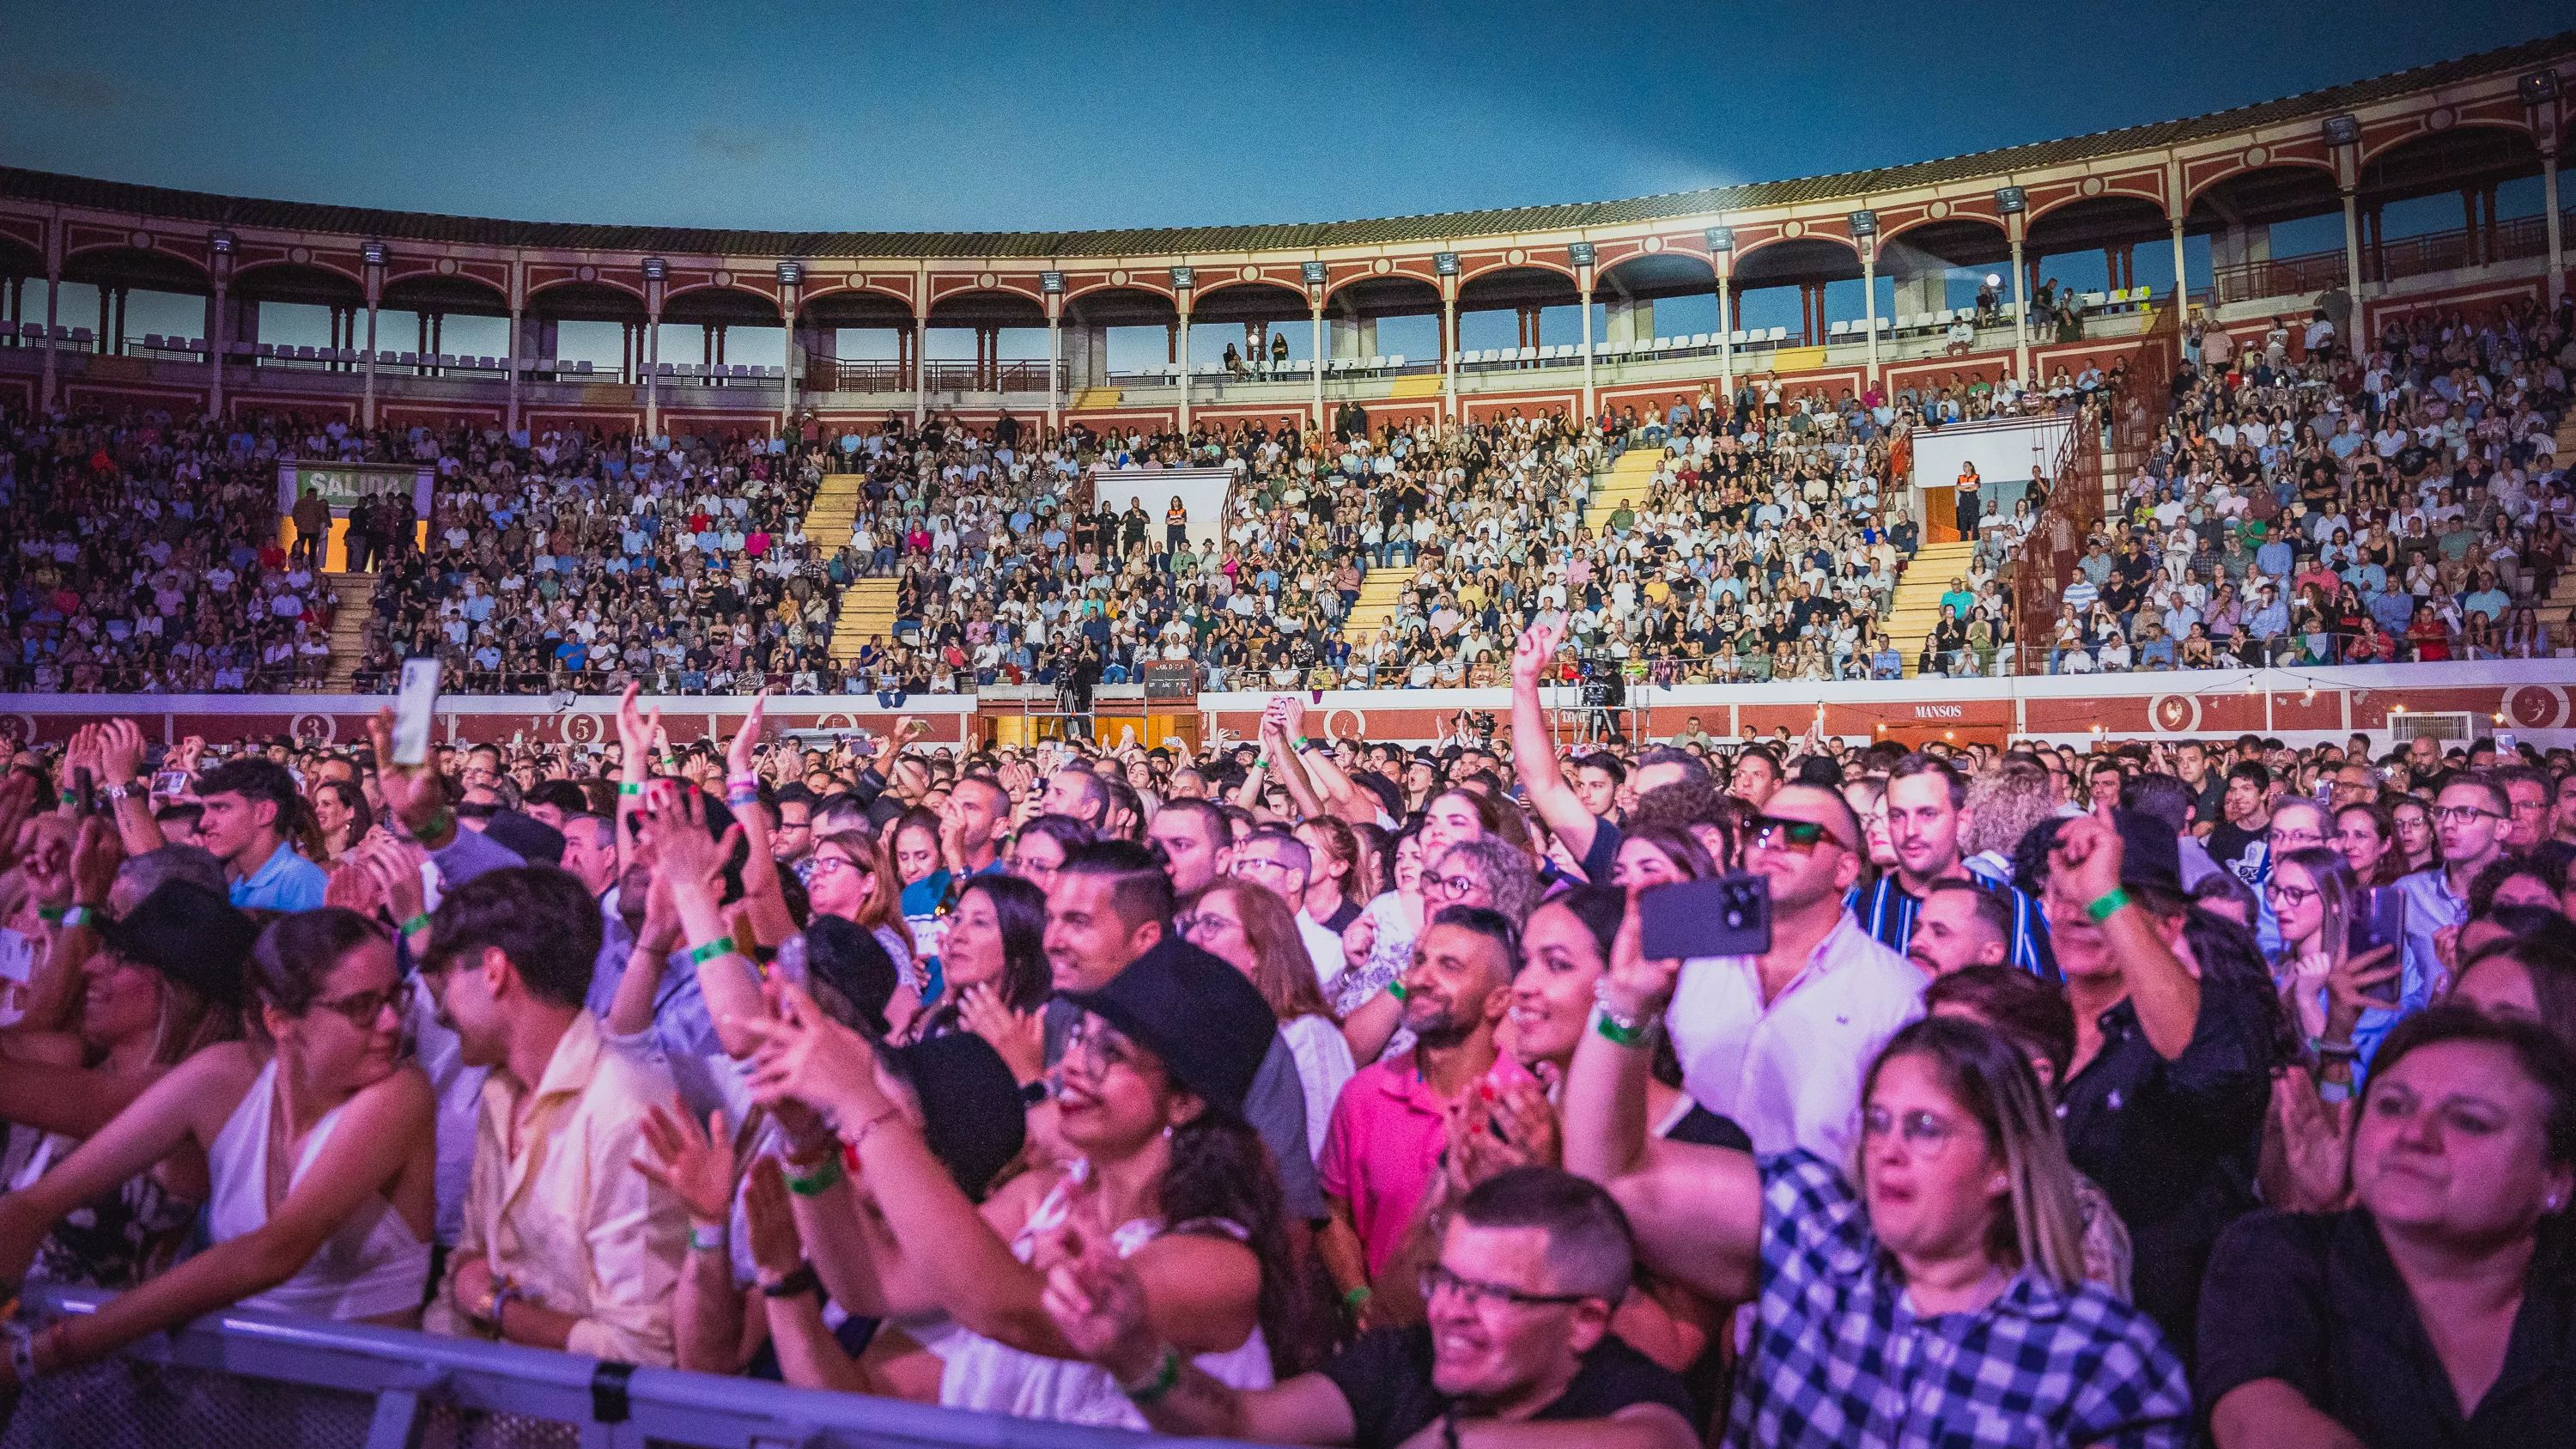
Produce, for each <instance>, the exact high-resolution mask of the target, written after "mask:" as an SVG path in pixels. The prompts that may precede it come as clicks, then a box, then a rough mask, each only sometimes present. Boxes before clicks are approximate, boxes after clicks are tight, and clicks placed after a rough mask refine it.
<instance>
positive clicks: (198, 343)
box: [170, 337, 206, 352]
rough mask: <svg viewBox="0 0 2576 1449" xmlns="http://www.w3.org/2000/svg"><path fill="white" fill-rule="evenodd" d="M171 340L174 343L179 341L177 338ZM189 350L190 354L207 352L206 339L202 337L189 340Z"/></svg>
mask: <svg viewBox="0 0 2576 1449" xmlns="http://www.w3.org/2000/svg"><path fill="white" fill-rule="evenodd" d="M170 340H171V341H172V342H174V343H175V342H177V341H178V340H179V339H177V338H175V337H173V338H171V339H170ZM188 350H189V351H190V352H203V351H205V350H206V339H204V338H202V337H191V338H189V339H188Z"/></svg>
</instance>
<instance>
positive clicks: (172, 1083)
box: [39, 1067, 436, 1370]
mask: <svg viewBox="0 0 2576 1449" xmlns="http://www.w3.org/2000/svg"><path fill="white" fill-rule="evenodd" d="M192 1085H200V1086H201V1085H202V1084H195V1083H194V1082H193V1078H191V1077H189V1076H187V1075H185V1074H182V1073H173V1074H172V1075H171V1076H169V1077H166V1078H164V1079H163V1080H162V1081H161V1083H160V1084H159V1088H175V1089H178V1090H181V1091H185V1090H188V1089H189V1088H190V1087H191V1086H192ZM159 1088H156V1091H155V1093H153V1094H147V1095H146V1098H145V1103H149V1102H152V1101H153V1098H154V1096H155V1095H157V1094H158V1091H159ZM145 1103H137V1104H136V1106H137V1111H138V1112H140V1111H141V1110H142V1109H143V1108H144V1105H145ZM435 1105H436V1099H435V1098H434V1097H433V1096H432V1095H431V1093H430V1089H429V1079H428V1078H426V1077H424V1076H422V1075H421V1074H420V1072H419V1070H418V1069H417V1068H411V1067H406V1068H404V1069H403V1070H401V1071H398V1072H396V1073H395V1074H394V1075H393V1076H391V1077H388V1078H386V1079H385V1080H384V1081H382V1082H379V1083H377V1084H376V1085H374V1086H372V1087H368V1088H366V1089H364V1090H363V1091H361V1092H359V1094H358V1095H357V1096H356V1097H354V1098H352V1099H350V1101H349V1103H348V1105H347V1107H345V1108H344V1109H343V1120H342V1121H341V1122H340V1124H339V1128H338V1130H336V1131H334V1132H333V1133H332V1134H331V1139H330V1141H329V1142H327V1143H325V1144H323V1147H322V1150H321V1152H320V1154H319V1155H318V1156H317V1157H316V1158H315V1159H314V1162H313V1165H312V1166H311V1168H309V1169H308V1170H307V1171H306V1172H305V1173H304V1174H303V1175H302V1176H301V1177H299V1178H297V1179H296V1181H295V1184H294V1186H292V1187H290V1188H288V1189H287V1193H286V1197H285V1199H284V1200H283V1201H282V1202H280V1203H279V1204H278V1206H277V1210H276V1211H275V1212H273V1213H271V1214H269V1217H268V1221H267V1222H265V1223H262V1224H261V1225H260V1226H259V1227H257V1228H255V1229H253V1230H251V1231H250V1232H248V1233H245V1234H243V1235H242V1236H241V1237H238V1238H233V1239H230V1240H228V1241H225V1242H221V1243H217V1244H215V1245H214V1246H213V1247H210V1248H208V1249H206V1250H205V1251H204V1252H202V1253H199V1254H197V1255H196V1256H194V1257H192V1258H190V1259H188V1260H187V1261H186V1262H184V1263H181V1264H179V1265H178V1266H177V1267H175V1268H172V1269H171V1270H169V1271H168V1272H166V1273H163V1274H162V1275H161V1276H159V1277H157V1278H154V1279H151V1280H150V1281H148V1282H146V1283H144V1284H143V1285H142V1286H141V1287H138V1288H135V1289H132V1290H131V1291H129V1292H126V1293H124V1294H121V1295H119V1296H118V1297H116V1298H115V1299H114V1300H112V1301H110V1302H108V1303H107V1304H105V1305H103V1306H102V1307H100V1309H99V1310H98V1312H96V1313H94V1314H92V1315H90V1316H89V1317H87V1318H76V1319H67V1320H65V1321H64V1322H63V1324H62V1326H61V1327H60V1328H59V1329H57V1330H56V1331H55V1333H54V1334H53V1335H52V1346H53V1350H54V1361H53V1362H51V1363H45V1362H42V1361H41V1358H40V1361H39V1367H42V1368H45V1369H48V1370H50V1369H54V1368H60V1367H62V1366H64V1365H66V1364H74V1363H82V1362H86V1361H88V1360H90V1359H93V1358H97V1357H100V1356H102V1355H104V1354H107V1353H110V1352H113V1351H114V1350H116V1349H118V1348H120V1347H122V1346H124V1345H126V1344H129V1343H132V1342H134V1341H135V1340H136V1339H138V1338H142V1337H143V1336H145V1335H146V1334H151V1333H157V1332H159V1331H161V1330H163V1329H166V1328H170V1327H173V1326H175V1325H178V1324H181V1323H185V1322H187V1321H188V1320H190V1319H192V1318H196V1317H198V1316H200V1315H202V1314H206V1313H210V1312H212V1311H214V1310H215V1309H218V1308H222V1307H225V1306H227V1305H229V1304H234V1303H238V1302H240V1301H241V1300H243V1299H244V1298H248V1297H251V1296H253V1295H254V1294H258V1293H262V1292H265V1291H267V1290H268V1289H271V1288H274V1287H276V1286H277V1285H278V1284H280V1283H283V1282H285V1281H286V1280H287V1279H289V1278H292V1277H294V1276H295V1274H296V1273H298V1272H299V1271H301V1270H302V1269H303V1267H304V1265H305V1264H306V1263H307V1262H309V1261H311V1259H312V1257H313V1255H314V1253H315V1252H316V1251H318V1250H319V1249H320V1248H321V1246H322V1245H323V1243H325V1242H326V1241H328V1240H329V1239H330V1237H331V1235H332V1234H333V1233H335V1232H337V1231H339V1229H340V1226H341V1225H342V1224H343V1223H345V1222H347V1221H348V1220H349V1217H350V1215H351V1214H353V1213H355V1212H356V1211H357V1210H358V1209H359V1207H360V1206H361V1205H363V1204H364V1203H365V1202H366V1201H367V1200H368V1199H369V1198H370V1197H373V1196H377V1195H380V1194H382V1193H384V1192H385V1191H386V1190H387V1188H388V1187H389V1186H390V1185H391V1184H392V1183H393V1182H394V1181H395V1180H396V1179H397V1178H398V1177H400V1176H401V1175H402V1173H403V1171H404V1169H405V1168H406V1167H408V1166H410V1165H411V1163H412V1161H413V1159H414V1158H415V1157H419V1158H421V1159H422V1160H423V1161H424V1162H425V1161H426V1158H427V1153H428V1144H429V1140H430V1137H431V1135H432V1130H431V1129H432V1120H431V1119H432V1110H433V1108H434V1107H435ZM182 1130H184V1128H183V1129H182ZM108 1131H109V1133H115V1132H116V1131H117V1128H116V1126H113V1125H112V1126H111V1127H110V1128H109V1129H108ZM179 1135H180V1133H179V1132H171V1131H166V1130H165V1131H160V1132H156V1133H154V1134H152V1135H151V1137H150V1138H149V1139H148V1141H147V1139H146V1138H145V1137H143V1136H141V1135H138V1136H136V1137H135V1138H132V1139H127V1140H126V1141H123V1142H120V1143H119V1144H118V1145H117V1148H116V1149H115V1150H114V1152H113V1153H112V1162H111V1163H110V1167H109V1170H111V1171H112V1172H113V1175H112V1176H106V1175H105V1174H104V1173H84V1175H83V1180H82V1181H81V1182H80V1183H78V1184H67V1185H66V1186H65V1187H64V1188H63V1189H62V1191H63V1192H64V1193H69V1192H72V1191H83V1194H84V1195H83V1196H82V1197H80V1198H78V1199H74V1200H75V1201H87V1200H88V1198H89V1197H90V1196H93V1195H95V1193H96V1192H97V1191H99V1190H102V1189H103V1188H104V1186H105V1185H106V1184H110V1183H114V1182H120V1181H123V1180H124V1179H125V1178H127V1177H130V1176H132V1175H133V1173H134V1172H136V1171H140V1170H141V1168H142V1167H143V1166H144V1165H147V1164H148V1162H149V1161H152V1160H157V1159H158V1157H159V1156H160V1153H157V1152H156V1153H153V1154H151V1156H150V1157H148V1158H145V1159H143V1160H142V1161H140V1162H138V1161H137V1160H136V1153H135V1152H134V1151H133V1150H132V1149H134V1148H136V1147H140V1146H144V1145H160V1144H162V1143H169V1144H170V1145H175V1139H176V1138H177V1136H179ZM98 1145H99V1139H93V1140H92V1141H91V1142H90V1143H89V1144H87V1145H86V1146H84V1147H83V1148H82V1150H81V1152H79V1153H74V1154H73V1157H72V1161H71V1162H66V1163H65V1164H63V1168H61V1169H57V1171H58V1172H60V1171H64V1170H67V1169H70V1168H71V1167H73V1165H74V1164H76V1163H79V1162H80V1159H81V1157H82V1155H83V1154H85V1153H87V1152H88V1151H89V1149H90V1148H91V1147H96V1146H98ZM165 1150H166V1148H165ZM101 1176H105V1181H104V1182H103V1183H102V1182H100V1181H99V1180H98V1179H99V1178H100V1177H101ZM47 1180H48V1181H50V1177H49V1178H48V1179H47Z"/></svg>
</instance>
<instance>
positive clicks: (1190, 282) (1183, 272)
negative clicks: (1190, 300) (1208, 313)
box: [1172, 267, 1198, 291]
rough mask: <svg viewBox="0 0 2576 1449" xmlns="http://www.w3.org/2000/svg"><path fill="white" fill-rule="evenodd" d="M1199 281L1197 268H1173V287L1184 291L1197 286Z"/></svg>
mask: <svg viewBox="0 0 2576 1449" xmlns="http://www.w3.org/2000/svg"><path fill="white" fill-rule="evenodd" d="M1197 279H1198V269H1197V268H1195V267H1174V268H1172V285H1173V286H1175V287H1178V288H1181V289H1182V290H1184V291H1186V290H1188V289H1189V288H1190V287H1192V286H1195V285H1197Z"/></svg>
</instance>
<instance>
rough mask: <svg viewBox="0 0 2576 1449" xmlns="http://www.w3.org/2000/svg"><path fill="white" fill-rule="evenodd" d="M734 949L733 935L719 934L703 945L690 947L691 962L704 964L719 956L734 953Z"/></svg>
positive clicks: (696, 964) (691, 963)
mask: <svg viewBox="0 0 2576 1449" xmlns="http://www.w3.org/2000/svg"><path fill="white" fill-rule="evenodd" d="M733 950H734V947H733V937H731V936H718V937H716V938H715V939H714V940H712V941H709V942H708V943H706V944H705V945H703V946H692V947H690V948H689V964H690V965H692V966H704V965H705V964H707V963H708V962H710V961H713V960H716V959H718V958H719V957H724V956H730V955H732V954H733Z"/></svg>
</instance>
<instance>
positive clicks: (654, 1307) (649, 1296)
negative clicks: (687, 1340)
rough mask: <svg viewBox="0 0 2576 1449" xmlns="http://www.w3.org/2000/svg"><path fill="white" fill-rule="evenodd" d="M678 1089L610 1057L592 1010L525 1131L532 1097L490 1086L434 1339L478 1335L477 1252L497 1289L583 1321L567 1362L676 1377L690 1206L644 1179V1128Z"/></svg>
mask: <svg viewBox="0 0 2576 1449" xmlns="http://www.w3.org/2000/svg"><path fill="white" fill-rule="evenodd" d="M677 1090H678V1088H677V1087H675V1086H674V1085H673V1083H672V1080H671V1074H670V1072H669V1070H668V1069H666V1068H665V1067H663V1066H662V1065H661V1063H660V1062H659V1061H658V1060H657V1059H655V1058H651V1057H644V1056H639V1055H637V1054H634V1053H629V1052H619V1051H611V1050H609V1049H607V1048H606V1047H605V1045H604V1044H603V1043H602V1042H601V1040H600V1030H599V1021H598V1018H596V1017H594V1016H592V1015H591V1014H590V1013H589V1012H586V1011H585V1012H583V1013H582V1014H581V1015H579V1016H577V1017H575V1018H574V1019H573V1024H572V1027H571V1029H570V1030H568V1031H566V1032H565V1033H564V1036H563V1040H562V1041H561V1042H560V1043H559V1044H557V1045H556V1047H555V1054H554V1057H553V1059H552V1060H550V1061H548V1062H547V1063H546V1072H545V1078H544V1080H542V1081H540V1082H539V1083H538V1084H537V1090H536V1093H535V1104H534V1106H533V1107H532V1108H531V1109H530V1110H529V1113H528V1116H527V1119H526V1123H525V1125H524V1127H522V1126H519V1125H518V1123H519V1120H520V1117H519V1113H520V1104H521V1103H522V1101H524V1100H526V1098H527V1095H528V1093H527V1089H526V1088H525V1087H523V1086H521V1085H520V1083H519V1082H518V1080H517V1079H516V1078H514V1077H512V1076H511V1075H510V1074H509V1073H508V1072H507V1071H503V1070H495V1071H494V1072H493V1073H492V1074H491V1077H490V1078H489V1080H487V1081H486V1082H485V1083H484V1084H483V1111H482V1116H481V1118H480V1120H479V1122H478V1124H477V1126H476V1129H475V1137H474V1173H473V1179H472V1181H471V1183H470V1185H469V1186H468V1187H467V1189H466V1195H465V1224H464V1231H463V1233H462V1234H461V1235H460V1236H459V1238H458V1240H457V1244H456V1250H455V1252H454V1254H453V1255H452V1256H451V1258H450V1261H449V1265H448V1275H447V1282H446V1284H445V1286H443V1287H442V1288H441V1289H440V1290H439V1295H438V1301H437V1302H436V1303H434V1304H432V1305H431V1306H430V1311H429V1322H428V1327H429V1328H430V1329H431V1331H433V1332H438V1333H448V1334H460V1335H461V1334H470V1333H472V1332H474V1329H473V1327H472V1323H473V1320H472V1318H471V1316H470V1315H468V1314H467V1313H466V1312H465V1311H464V1310H463V1309H462V1308H461V1307H460V1306H459V1305H458V1304H457V1301H456V1272H457V1269H458V1268H459V1267H461V1266H462V1265H463V1264H464V1263H465V1262H467V1261H468V1260H469V1259H471V1258H472V1257H474V1256H475V1255H477V1254H480V1255H482V1256H483V1257H484V1258H485V1260H486V1261H488V1262H489V1263H490V1264H491V1268H492V1277H493V1281H495V1282H496V1283H497V1282H499V1281H501V1280H502V1279H504V1278H507V1279H509V1280H510V1281H512V1282H514V1283H516V1284H518V1285H519V1286H520V1288H521V1289H522V1290H524V1291H525V1293H526V1294H527V1296H528V1299H529V1301H531V1302H533V1303H537V1304H539V1305H541V1306H543V1307H546V1308H550V1309H553V1310H554V1311H555V1312H558V1313H569V1314H572V1315H573V1316H574V1317H576V1318H578V1319H580V1320H581V1321H580V1322H579V1323H577V1324H575V1325H574V1326H573V1330H572V1335H571V1337H570V1339H569V1340H568V1341H567V1342H566V1343H565V1345H564V1347H565V1349H566V1351H568V1352H571V1353H577V1354H583V1355H586V1356H588V1357H591V1358H603V1359H617V1360H620V1361H623V1362H627V1363H639V1364H655V1365H661V1366H665V1367H667V1366H669V1365H670V1364H671V1362H672V1352H673V1349H672V1341H671V1301H672V1298H673V1296H674V1295H675V1294H676V1292H677V1288H678V1283H679V1271H680V1258H681V1255H682V1253H683V1252H684V1251H685V1250H686V1247H687V1241H688V1214H687V1211H686V1210H685V1209H683V1208H682V1207H681V1206H680V1204H679V1202H678V1200H677V1199H675V1198H673V1197H672V1196H671V1195H670V1194H669V1193H668V1192H665V1191H664V1190H663V1189H662V1188H661V1187H659V1186H658V1185H656V1184H655V1183H653V1182H652V1181H651V1180H650V1179H648V1178H646V1177H645V1176H644V1174H642V1173H640V1172H637V1171H636V1170H635V1168H634V1161H635V1158H636V1156H637V1155H638V1151H639V1140H638V1131H637V1127H638V1124H639V1123H640V1122H641V1121H642V1119H643V1116H644V1110H645V1108H646V1107H648V1106H652V1105H656V1104H667V1103H669V1102H670V1101H671V1100H672V1098H673V1096H674V1094H675V1093H676V1092H677Z"/></svg>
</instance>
